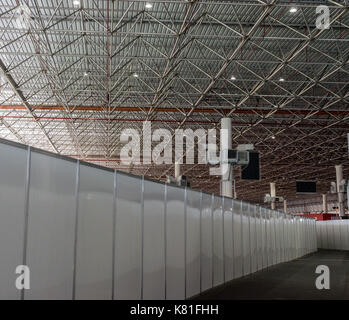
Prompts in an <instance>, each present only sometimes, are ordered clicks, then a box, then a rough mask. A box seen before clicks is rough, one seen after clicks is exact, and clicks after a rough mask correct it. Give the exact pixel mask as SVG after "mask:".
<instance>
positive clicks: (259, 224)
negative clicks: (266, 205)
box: [256, 206, 263, 270]
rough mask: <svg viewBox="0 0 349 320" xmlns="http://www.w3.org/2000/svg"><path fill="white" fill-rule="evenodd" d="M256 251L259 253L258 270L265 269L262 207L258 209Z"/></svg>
mask: <svg viewBox="0 0 349 320" xmlns="http://www.w3.org/2000/svg"><path fill="white" fill-rule="evenodd" d="M256 210H257V211H256V248H257V249H256V251H257V270H261V269H262V268H263V261H262V259H263V252H262V245H263V243H262V217H261V210H262V208H261V207H259V206H258V207H257V209H256Z"/></svg>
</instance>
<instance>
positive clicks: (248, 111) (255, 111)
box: [0, 105, 349, 116]
mask: <svg viewBox="0 0 349 320" xmlns="http://www.w3.org/2000/svg"><path fill="white" fill-rule="evenodd" d="M31 107H32V109H33V110H48V111H50V110H51V111H52V110H62V111H63V110H66V109H68V110H69V111H101V112H103V111H106V108H105V107H103V106H69V107H67V108H66V107H63V106H55V105H54V106H50V105H47V106H31ZM150 109H151V108H150V107H142V108H140V107H126V106H125V107H124V106H118V107H112V110H114V111H125V112H142V113H143V112H144V111H149V110H150ZM0 110H26V108H25V107H24V106H21V105H13V106H11V105H0ZM190 110H191V109H190V108H164V107H158V108H156V109H154V112H173V113H183V111H184V112H189V111H190ZM270 111H271V110H270V109H262V108H261V109H259V108H257V109H256V108H253V109H243V108H236V109H235V110H234V111H232V110H231V109H217V108H215V109H213V108H196V109H194V110H193V112H194V113H217V114H219V113H224V114H228V113H232V114H234V113H236V114H254V115H256V114H257V115H258V114H263V115H265V114H269V113H270ZM309 113H310V111H308V110H299V109H298V110H297V109H292V110H287V109H278V110H275V111H274V114H279V115H295V114H297V115H308V114H309ZM316 114H317V115H325V116H328V115H333V116H346V115H349V111H341V110H334V111H330V110H328V111H318V112H317V113H316Z"/></svg>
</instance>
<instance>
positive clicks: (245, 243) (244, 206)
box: [241, 202, 251, 275]
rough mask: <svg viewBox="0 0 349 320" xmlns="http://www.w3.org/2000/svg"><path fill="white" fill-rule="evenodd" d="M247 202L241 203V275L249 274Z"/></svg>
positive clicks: (249, 253)
mask: <svg viewBox="0 0 349 320" xmlns="http://www.w3.org/2000/svg"><path fill="white" fill-rule="evenodd" d="M248 205H249V204H248V203H247V202H241V212H242V238H243V239H242V246H243V274H244V275H247V274H249V273H251V246H250V216H249V209H248Z"/></svg>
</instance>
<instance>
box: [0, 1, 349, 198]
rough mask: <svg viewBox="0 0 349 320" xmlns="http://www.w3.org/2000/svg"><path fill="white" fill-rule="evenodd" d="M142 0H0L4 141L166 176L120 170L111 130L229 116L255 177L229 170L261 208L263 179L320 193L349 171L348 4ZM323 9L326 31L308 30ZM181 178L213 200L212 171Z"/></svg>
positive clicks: (158, 168)
mask: <svg viewBox="0 0 349 320" xmlns="http://www.w3.org/2000/svg"><path fill="white" fill-rule="evenodd" d="M147 3H148V2H146V1H116V0H115V1H111V0H110V1H108V0H98V1H97V0H81V1H73V0H55V1H47V0H45V1H44V0H17V1H16V0H1V5H0V75H1V77H0V137H1V138H5V139H10V140H14V141H19V142H22V143H25V144H29V145H32V146H36V147H39V148H43V149H46V150H49V151H53V152H57V153H60V154H64V155H68V156H72V157H76V158H79V159H83V160H86V161H91V162H95V163H98V164H100V165H105V166H108V167H113V168H118V169H120V170H123V171H128V172H131V173H134V174H137V175H145V176H149V177H152V178H155V179H160V180H164V179H165V177H166V175H171V174H172V175H173V170H174V167H173V165H131V166H122V165H121V164H120V161H119V153H120V148H121V147H122V144H121V143H120V136H119V134H120V132H121V131H122V130H123V129H124V128H141V127H142V121H144V120H151V121H152V127H153V129H155V128H158V127H161V128H167V129H170V130H171V132H174V130H175V129H176V128H184V129H185V128H192V129H197V128H203V129H209V128H219V121H220V119H221V118H222V117H227V116H228V117H231V118H232V123H233V144H234V145H237V144H240V143H254V144H255V147H256V149H257V150H258V151H259V152H260V153H261V169H262V179H261V181H257V182H256V181H251V182H246V181H240V179H239V177H238V176H239V171H238V169H236V170H235V171H236V172H235V174H236V176H237V194H238V197H239V198H241V199H246V200H250V201H257V202H260V201H262V199H263V196H264V194H265V193H267V192H268V191H269V182H272V181H273V182H276V183H277V193H278V195H280V196H285V197H286V198H288V199H291V198H294V197H295V182H294V181H295V180H296V179H303V180H308V179H317V180H318V181H319V186H320V192H321V191H327V190H328V189H329V181H331V180H334V177H335V170H334V167H333V166H334V165H335V164H338V163H343V164H344V165H347V167H346V174H348V173H349V171H348V169H349V166H348V164H349V162H348V151H347V140H346V134H347V133H348V132H349V108H348V106H349V104H348V102H349V93H348V89H349V83H348V82H349V81H348V80H349V62H348V61H349V10H348V4H347V3H346V2H345V1H339V0H338V1H315V0H314V1H281V0H280V1H276V0H269V1H268V0H258V1H224V0H220V1H207V0H206V1H205V0H203V1H183V0H182V1H161V0H158V1H155V0H154V1H149V3H150V5H149V3H148V4H147ZM319 5H327V6H328V7H329V10H330V14H331V17H330V28H329V29H325V30H322V29H318V28H316V24H315V21H316V17H317V14H316V7H317V6H319ZM150 6H151V8H150ZM148 7H149V8H148ZM291 7H296V8H297V11H296V12H293V13H292V12H290V9H291ZM182 172H183V174H185V175H187V176H189V178H190V180H191V183H192V186H193V187H194V188H197V189H202V190H205V191H208V192H217V193H218V192H219V178H218V177H212V176H209V174H208V167H207V166H204V165H199V164H193V165H183V168H182Z"/></svg>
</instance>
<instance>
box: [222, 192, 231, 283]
mask: <svg viewBox="0 0 349 320" xmlns="http://www.w3.org/2000/svg"><path fill="white" fill-rule="evenodd" d="M223 203H224V205H223V212H224V263H225V266H224V271H225V274H224V280H225V282H227V281H230V280H232V279H233V278H234V260H233V257H234V242H233V241H234V239H233V207H232V206H233V202H232V199H231V198H224V199H223Z"/></svg>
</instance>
